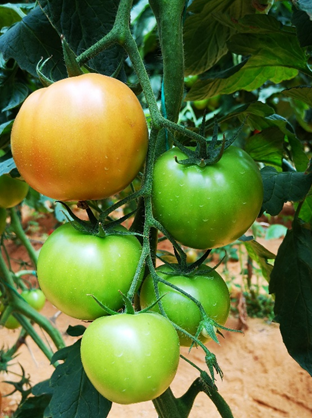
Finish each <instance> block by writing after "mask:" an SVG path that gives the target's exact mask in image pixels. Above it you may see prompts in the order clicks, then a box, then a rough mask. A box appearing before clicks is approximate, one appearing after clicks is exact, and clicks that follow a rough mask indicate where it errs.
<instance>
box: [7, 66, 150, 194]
mask: <svg viewBox="0 0 312 418" xmlns="http://www.w3.org/2000/svg"><path fill="white" fill-rule="evenodd" d="M11 144H12V153H13V158H14V161H15V163H16V166H17V168H18V170H19V172H20V173H21V175H22V176H23V178H24V179H25V181H26V182H27V183H28V184H29V185H30V186H31V187H33V188H34V189H35V190H37V191H38V192H40V193H42V194H44V195H46V196H48V197H51V198H54V199H57V200H62V201H72V200H74V201H75V200H96V199H103V198H105V197H108V196H111V195H113V194H115V193H117V192H119V191H121V190H122V189H124V188H125V187H126V186H127V185H128V184H129V183H130V182H131V181H132V180H133V179H134V178H135V177H136V175H137V174H138V172H139V170H140V169H141V167H142V165H143V163H144V160H145V156H146V152H147V145H148V131H147V125H146V120H145V116H144V112H143V109H142V107H141V105H140V102H139V100H138V99H137V97H136V96H135V94H134V93H133V92H132V91H131V90H130V88H129V87H128V86H126V84H124V83H122V82H121V81H119V80H116V79H114V78H111V77H107V76H104V75H101V74H93V73H89V74H83V75H81V76H77V77H71V78H67V79H63V80H60V81H57V82H55V83H54V84H52V85H51V86H49V87H46V88H42V89H39V90H36V91H35V92H33V93H32V94H31V95H30V96H29V97H28V98H27V99H26V100H25V102H24V103H23V105H22V107H21V109H20V111H19V113H18V115H17V117H16V119H15V122H14V124H13V128H12V135H11Z"/></svg>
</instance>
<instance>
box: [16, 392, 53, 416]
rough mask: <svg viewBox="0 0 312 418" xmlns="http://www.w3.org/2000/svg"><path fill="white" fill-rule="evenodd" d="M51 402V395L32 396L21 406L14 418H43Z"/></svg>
mask: <svg viewBox="0 0 312 418" xmlns="http://www.w3.org/2000/svg"><path fill="white" fill-rule="evenodd" d="M50 400H51V395H40V396H30V397H28V398H27V399H26V401H25V402H23V403H22V404H21V405H19V407H18V410H17V411H16V412H15V414H14V418H43V417H48V416H49V415H44V413H45V410H46V408H47V407H48V405H49V402H50Z"/></svg>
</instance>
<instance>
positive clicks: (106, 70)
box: [39, 0, 125, 75]
mask: <svg viewBox="0 0 312 418" xmlns="http://www.w3.org/2000/svg"><path fill="white" fill-rule="evenodd" d="M39 4H40V7H41V8H42V10H43V12H44V13H45V14H46V15H47V16H48V18H49V20H50V22H51V23H52V25H53V26H54V28H55V29H56V31H57V32H58V34H59V36H61V35H64V37H65V39H66V41H67V43H68V45H69V46H70V48H71V49H72V50H73V52H74V53H75V54H76V55H77V56H78V55H79V54H81V53H82V52H84V51H85V50H86V49H88V48H89V47H91V46H92V45H93V44H94V43H95V42H97V41H99V40H100V39H101V38H102V37H104V36H105V35H106V34H107V33H108V32H109V31H110V30H111V28H112V27H113V24H114V22H115V17H116V13H117V6H118V2H117V1H115V0H105V1H104V2H103V0H88V1H87V0H80V1H79V2H77V1H67V2H64V1H63V0H53V1H49V0H40V1H39ZM124 57H125V53H124V50H123V48H121V47H120V46H119V45H116V46H113V47H111V48H109V49H107V50H105V51H104V52H101V53H100V54H98V55H97V56H96V57H94V58H92V59H91V60H89V61H88V63H87V64H88V66H89V67H90V68H92V69H93V70H95V71H97V72H99V73H102V74H107V75H111V74H113V73H114V71H115V70H116V68H117V67H118V65H119V63H120V61H121V60H123V59H124Z"/></svg>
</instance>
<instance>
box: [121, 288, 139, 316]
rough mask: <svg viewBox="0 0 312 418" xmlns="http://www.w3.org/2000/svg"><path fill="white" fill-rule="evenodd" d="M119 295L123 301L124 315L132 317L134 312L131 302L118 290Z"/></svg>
mask: <svg viewBox="0 0 312 418" xmlns="http://www.w3.org/2000/svg"><path fill="white" fill-rule="evenodd" d="M119 293H120V294H121V297H122V299H123V301H124V302H125V313H126V314H129V315H134V314H135V311H134V307H133V305H132V302H131V300H130V299H129V298H128V297H127V296H126V295H124V294H123V293H122V292H121V291H120V290H119Z"/></svg>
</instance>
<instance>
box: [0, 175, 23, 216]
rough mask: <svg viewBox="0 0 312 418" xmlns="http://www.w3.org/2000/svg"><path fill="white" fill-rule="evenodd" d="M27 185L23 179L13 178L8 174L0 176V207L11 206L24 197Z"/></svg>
mask: <svg viewBox="0 0 312 418" xmlns="http://www.w3.org/2000/svg"><path fill="white" fill-rule="evenodd" d="M28 190H29V186H28V184H27V183H25V182H24V181H21V180H18V179H14V178H12V177H11V176H9V175H8V174H3V175H2V176H0V207H2V208H13V206H16V205H18V204H19V203H21V201H22V200H24V199H25V197H26V196H27V193H28Z"/></svg>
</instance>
